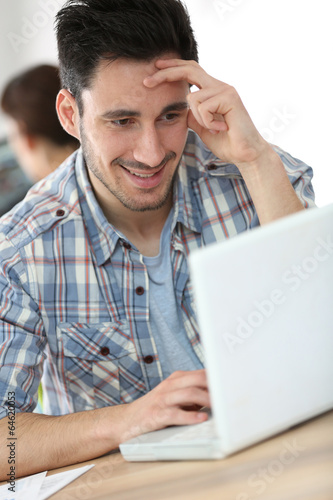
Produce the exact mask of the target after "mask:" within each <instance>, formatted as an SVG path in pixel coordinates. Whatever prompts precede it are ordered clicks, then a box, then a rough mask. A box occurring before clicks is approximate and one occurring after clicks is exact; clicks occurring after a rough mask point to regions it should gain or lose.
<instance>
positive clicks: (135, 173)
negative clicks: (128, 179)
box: [123, 167, 160, 179]
mask: <svg viewBox="0 0 333 500" xmlns="http://www.w3.org/2000/svg"><path fill="white" fill-rule="evenodd" d="M123 168H124V167H123ZM126 170H127V172H129V173H130V174H132V175H135V177H141V178H142V179H148V178H149V177H153V176H154V175H156V174H158V172H160V170H159V171H158V172H154V173H153V174H139V173H138V172H132V171H131V170H128V169H127V168H126Z"/></svg>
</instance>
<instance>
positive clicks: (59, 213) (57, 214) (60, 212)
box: [56, 208, 65, 217]
mask: <svg viewBox="0 0 333 500" xmlns="http://www.w3.org/2000/svg"><path fill="white" fill-rule="evenodd" d="M64 215H65V210H62V209H61V208H60V209H59V210H57V211H56V216H57V217H63V216H64Z"/></svg>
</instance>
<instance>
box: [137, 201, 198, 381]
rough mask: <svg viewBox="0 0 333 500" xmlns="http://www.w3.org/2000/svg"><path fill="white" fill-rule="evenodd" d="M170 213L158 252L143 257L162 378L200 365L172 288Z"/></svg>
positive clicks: (151, 325) (150, 316)
mask: <svg viewBox="0 0 333 500" xmlns="http://www.w3.org/2000/svg"><path fill="white" fill-rule="evenodd" d="M173 213H174V211H173V210H171V212H170V214H169V217H168V219H167V221H166V223H165V225H164V228H163V231H162V234H161V240H160V251H159V254H158V255H157V256H156V257H143V260H144V263H145V265H146V266H147V270H148V276H149V323H150V328H151V330H152V334H153V337H154V340H155V342H156V347H157V352H158V355H159V358H160V362H161V365H162V371H163V376H164V377H168V376H169V375H170V374H171V373H173V372H174V371H176V370H197V369H200V368H203V366H202V364H201V362H200V361H199V359H198V357H197V356H196V354H195V352H194V350H193V349H192V347H191V344H190V342H189V340H188V338H187V335H186V332H185V329H184V325H183V322H182V318H181V312H180V311H179V308H178V307H177V302H176V297H175V292H174V287H173V280H172V266H171V255H170V238H171V223H172V218H173Z"/></svg>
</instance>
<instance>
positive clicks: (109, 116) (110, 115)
mask: <svg viewBox="0 0 333 500" xmlns="http://www.w3.org/2000/svg"><path fill="white" fill-rule="evenodd" d="M185 109H188V103H187V102H186V101H179V102H173V103H172V104H168V105H167V106H165V107H164V108H163V109H162V111H161V113H160V115H165V114H166V113H170V112H171V111H184V110H185ZM140 116H141V113H140V112H139V111H134V110H133V109H125V108H119V109H114V110H112V111H111V110H110V111H106V112H105V113H103V114H102V115H101V118H102V119H104V120H121V119H122V118H137V117H140Z"/></svg>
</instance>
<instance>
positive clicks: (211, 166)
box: [207, 163, 217, 170]
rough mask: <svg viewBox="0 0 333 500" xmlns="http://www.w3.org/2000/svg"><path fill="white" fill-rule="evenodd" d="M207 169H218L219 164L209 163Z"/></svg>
mask: <svg viewBox="0 0 333 500" xmlns="http://www.w3.org/2000/svg"><path fill="white" fill-rule="evenodd" d="M207 169H208V170H216V169H217V166H216V165H215V163H212V164H211V165H208V167H207Z"/></svg>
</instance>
